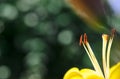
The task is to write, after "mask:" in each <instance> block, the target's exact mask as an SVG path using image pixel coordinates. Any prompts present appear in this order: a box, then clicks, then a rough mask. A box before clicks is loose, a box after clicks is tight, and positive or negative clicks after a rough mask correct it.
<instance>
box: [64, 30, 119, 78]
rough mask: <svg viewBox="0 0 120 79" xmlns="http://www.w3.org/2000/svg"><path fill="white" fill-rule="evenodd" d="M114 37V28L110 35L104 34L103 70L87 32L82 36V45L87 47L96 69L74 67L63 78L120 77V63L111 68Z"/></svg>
mask: <svg viewBox="0 0 120 79" xmlns="http://www.w3.org/2000/svg"><path fill="white" fill-rule="evenodd" d="M113 38H114V30H113V32H112V34H111V35H110V36H109V35H107V34H103V35H102V40H103V43H102V64H103V70H102V69H101V67H100V65H99V63H98V61H97V58H96V57H95V55H94V52H93V50H92V49H91V46H90V44H89V42H88V39H87V35H86V33H85V34H84V39H83V36H82V35H81V36H80V45H83V47H84V48H85V50H86V52H87V54H88V56H89V58H90V60H91V62H92V64H93V67H94V70H92V69H89V68H85V69H81V70H79V68H77V67H73V68H71V69H70V70H68V71H67V72H66V74H65V75H64V77H63V79H120V63H118V64H116V65H114V66H112V67H111V68H110V50H111V46H112V42H113Z"/></svg>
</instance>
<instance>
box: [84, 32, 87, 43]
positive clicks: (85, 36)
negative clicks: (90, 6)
mask: <svg viewBox="0 0 120 79" xmlns="http://www.w3.org/2000/svg"><path fill="white" fill-rule="evenodd" d="M86 42H87V35H86V33H84V43H85V44H86Z"/></svg>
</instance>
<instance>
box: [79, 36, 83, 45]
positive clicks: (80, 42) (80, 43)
mask: <svg viewBox="0 0 120 79" xmlns="http://www.w3.org/2000/svg"><path fill="white" fill-rule="evenodd" d="M82 37H83V36H82V35H81V36H80V41H79V45H82Z"/></svg>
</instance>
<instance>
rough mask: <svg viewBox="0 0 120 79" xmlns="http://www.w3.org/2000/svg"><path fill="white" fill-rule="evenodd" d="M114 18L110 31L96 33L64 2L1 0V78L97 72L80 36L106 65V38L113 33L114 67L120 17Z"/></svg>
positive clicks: (51, 78) (48, 78) (52, 78)
mask: <svg viewBox="0 0 120 79" xmlns="http://www.w3.org/2000/svg"><path fill="white" fill-rule="evenodd" d="M111 9H112V8H111ZM117 11H118V10H117ZM96 13H97V12H96ZM103 13H104V12H103ZM111 13H112V12H111ZM111 13H109V14H110V15H111ZM112 15H113V16H110V17H109V15H108V18H107V19H106V20H105V19H102V22H103V24H105V25H106V27H105V26H104V27H105V28H106V29H107V30H108V31H105V30H101V29H100V30H99V28H96V27H94V28H95V29H97V30H93V29H92V28H90V27H89V25H88V24H86V23H85V22H84V21H83V20H82V19H81V18H79V16H77V15H76V14H75V12H73V11H72V10H71V9H70V8H69V7H68V5H67V4H66V3H65V2H64V0H0V79H62V77H63V75H64V74H65V72H66V71H67V70H68V69H69V68H71V67H74V66H76V67H79V68H86V67H88V68H93V66H92V64H91V62H90V60H89V58H88V56H87V54H86V52H85V50H84V48H83V47H82V46H79V36H80V35H81V34H83V33H85V32H86V33H87V35H88V40H89V41H90V44H91V46H92V48H93V50H94V51H95V54H96V56H97V58H98V60H99V61H100V62H101V49H102V47H101V46H102V39H101V34H102V33H110V32H109V31H110V29H111V28H115V29H117V34H116V36H115V41H114V43H113V46H112V52H113V53H114V54H112V56H111V57H112V58H111V62H112V63H111V64H114V63H116V62H118V61H119V60H120V53H119V49H120V46H119V44H120V42H119V40H120V38H119V32H120V27H119V26H120V18H119V17H118V16H119V15H117V14H114V13H113V14H112ZM100 17H102V18H103V17H104V16H102V15H101V16H100ZM91 18H92V17H91ZM106 21H108V22H109V23H110V24H109V23H106ZM111 22H112V24H113V25H115V26H111ZM98 30H99V31H98ZM100 64H101V63H100Z"/></svg>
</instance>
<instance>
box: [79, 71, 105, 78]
mask: <svg viewBox="0 0 120 79" xmlns="http://www.w3.org/2000/svg"><path fill="white" fill-rule="evenodd" d="M80 74H82V76H83V77H84V78H85V79H104V78H103V77H102V76H100V74H98V73H97V72H96V71H94V70H91V69H82V70H80Z"/></svg>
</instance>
